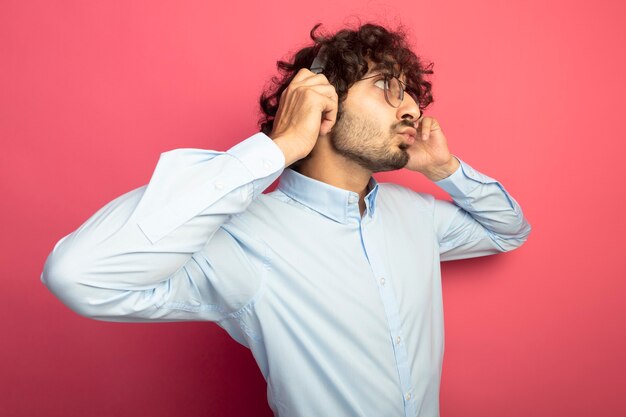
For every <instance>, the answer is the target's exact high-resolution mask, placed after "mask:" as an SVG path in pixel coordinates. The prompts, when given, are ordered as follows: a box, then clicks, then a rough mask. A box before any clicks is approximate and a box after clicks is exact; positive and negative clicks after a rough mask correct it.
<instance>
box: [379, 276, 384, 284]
mask: <svg viewBox="0 0 626 417" xmlns="http://www.w3.org/2000/svg"><path fill="white" fill-rule="evenodd" d="M379 281H380V285H385V277H381V278H380V280H379Z"/></svg>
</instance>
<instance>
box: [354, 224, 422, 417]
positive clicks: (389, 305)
mask: <svg viewBox="0 0 626 417" xmlns="http://www.w3.org/2000/svg"><path fill="white" fill-rule="evenodd" d="M377 229H380V230H377ZM359 230H360V233H361V240H362V242H363V247H364V249H365V252H366V255H367V258H368V260H369V264H370V267H371V269H372V273H373V276H374V278H375V279H376V285H377V287H378V291H379V294H380V299H381V301H382V303H383V307H384V310H385V315H386V316H387V317H386V318H387V324H388V328H389V340H390V343H391V345H392V348H393V352H394V358H395V362H396V368H397V371H398V377H399V380H400V387H401V389H402V397H403V401H404V415H405V417H414V416H416V415H417V411H416V410H417V408H416V406H417V404H416V401H415V394H414V389H413V386H412V385H411V371H410V367H409V363H410V362H409V355H408V352H407V349H406V344H405V341H404V332H403V330H402V325H401V320H400V312H399V309H398V302H397V300H396V297H395V294H394V291H393V288H392V285H391V280H392V279H393V277H391V276H390V275H389V274H388V271H387V270H386V269H385V266H384V262H382V259H383V258H382V253H383V250H382V247H381V246H382V245H383V244H384V238H383V236H382V234H381V233H382V229H381V228H380V226H378V227H376V225H375V222H373V221H372V218H370V217H368V216H365V217H364V218H363V220H362V221H360V222H359Z"/></svg>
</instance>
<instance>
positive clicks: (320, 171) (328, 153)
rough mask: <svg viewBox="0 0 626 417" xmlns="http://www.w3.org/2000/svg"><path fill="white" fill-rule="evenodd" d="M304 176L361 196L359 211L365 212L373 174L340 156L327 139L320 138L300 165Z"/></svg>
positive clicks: (300, 170) (299, 169) (299, 167)
mask: <svg viewBox="0 0 626 417" xmlns="http://www.w3.org/2000/svg"><path fill="white" fill-rule="evenodd" d="M298 171H299V172H300V173H301V174H302V175H306V176H307V177H310V178H313V179H315V180H318V181H322V182H325V183H326V184H329V185H332V186H334V187H337V188H341V189H344V190H348V191H353V192H355V193H357V194H358V195H359V210H360V212H361V215H363V212H364V211H365V196H366V195H367V193H368V189H367V186H368V184H369V181H370V178H371V177H372V172H371V171H369V170H367V169H365V168H363V167H362V166H361V165H359V164H357V163H356V162H354V161H352V160H349V159H346V158H345V157H344V156H342V155H339V154H338V153H337V152H336V151H335V150H334V149H332V146H331V145H330V141H329V140H328V139H327V138H324V137H320V139H319V140H318V142H317V144H316V145H315V148H313V150H312V151H311V154H310V155H309V157H308V158H306V159H305V160H302V161H301V162H300V163H299V165H298Z"/></svg>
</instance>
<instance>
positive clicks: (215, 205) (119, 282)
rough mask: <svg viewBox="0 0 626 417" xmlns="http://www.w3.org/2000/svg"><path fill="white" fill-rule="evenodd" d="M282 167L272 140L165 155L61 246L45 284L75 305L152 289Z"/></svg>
mask: <svg viewBox="0 0 626 417" xmlns="http://www.w3.org/2000/svg"><path fill="white" fill-rule="evenodd" d="M260 149H263V150H264V151H266V152H258V151H259V150H260ZM259 153H260V155H259ZM283 164H284V162H283V160H282V155H281V154H280V152H279V151H278V149H276V148H275V147H273V145H271V142H269V139H268V138H267V137H265V138H257V139H256V140H254V139H251V140H248V141H244V142H242V144H240V145H238V146H237V147H235V148H233V149H231V150H230V151H229V152H227V153H222V152H214V151H206V150H199V149H178V150H174V151H171V152H166V153H164V154H162V156H161V158H160V160H159V163H158V164H157V167H156V169H155V171H154V174H153V176H152V178H151V180H150V183H149V184H148V185H147V186H144V187H141V188H139V189H136V190H134V191H131V192H129V193H127V194H124V195H122V196H121V197H119V198H117V199H115V200H114V201H112V202H110V203H109V204H107V205H106V206H105V207H103V208H102V209H101V210H99V211H98V212H97V213H96V214H94V215H93V216H92V217H91V218H90V219H89V220H87V221H86V222H85V223H84V224H83V225H82V226H81V227H80V228H79V229H78V230H76V231H75V232H73V233H71V234H70V235H68V236H66V237H65V238H63V239H62V240H61V241H59V243H58V244H57V245H56V246H55V248H54V250H53V251H52V253H51V254H50V256H49V257H48V259H47V261H46V264H45V267H44V271H43V274H42V281H43V282H44V283H45V284H46V285H47V286H48V287H49V288H50V290H51V291H52V292H53V293H55V295H57V296H58V297H59V298H60V299H62V300H63V301H64V302H66V304H69V305H77V304H79V303H80V300H77V299H78V298H84V297H90V298H93V297H98V296H99V294H100V293H99V292H98V289H101V290H102V291H101V293H102V296H103V297H109V298H110V297H111V292H110V290H116V291H140V290H147V289H150V288H154V287H155V286H156V285H157V284H159V283H162V282H164V281H166V280H167V279H168V278H169V277H171V276H172V274H174V273H175V272H176V271H178V270H179V269H180V268H181V267H182V266H183V265H184V264H185V263H186V262H187V261H188V260H189V259H190V257H191V255H192V254H194V253H195V252H197V251H199V250H200V249H201V248H202V247H203V246H204V245H205V244H206V243H207V241H208V240H209V239H210V238H211V236H212V235H213V234H214V233H215V231H216V230H218V228H219V227H220V226H221V225H222V224H223V223H224V222H225V221H227V220H228V218H229V216H231V215H233V214H236V213H239V212H242V211H244V210H245V209H246V208H247V206H248V205H249V204H250V202H251V201H252V199H253V198H254V197H255V196H256V195H258V194H260V193H261V192H262V191H263V190H264V189H265V188H266V187H267V186H269V185H270V184H271V183H272V182H273V180H274V179H275V178H276V177H277V176H278V175H279V174H280V172H281V171H282V166H283ZM106 290H109V291H106ZM92 301H93V300H92Z"/></svg>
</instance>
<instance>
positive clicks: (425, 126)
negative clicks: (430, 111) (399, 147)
mask: <svg viewBox="0 0 626 417" xmlns="http://www.w3.org/2000/svg"><path fill="white" fill-rule="evenodd" d="M432 122H433V118H432V117H422V118H421V122H420V132H421V134H422V140H428V137H429V136H430V129H431V126H432Z"/></svg>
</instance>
